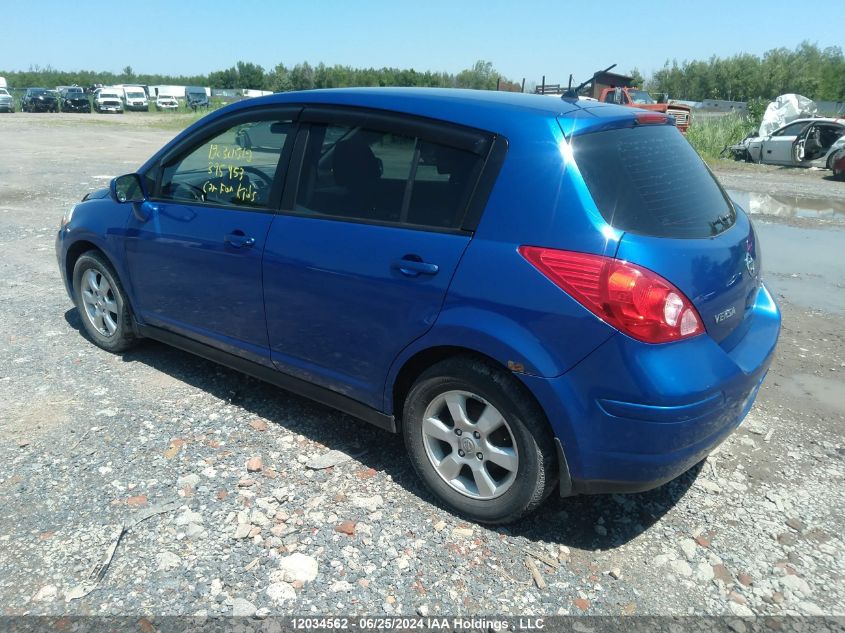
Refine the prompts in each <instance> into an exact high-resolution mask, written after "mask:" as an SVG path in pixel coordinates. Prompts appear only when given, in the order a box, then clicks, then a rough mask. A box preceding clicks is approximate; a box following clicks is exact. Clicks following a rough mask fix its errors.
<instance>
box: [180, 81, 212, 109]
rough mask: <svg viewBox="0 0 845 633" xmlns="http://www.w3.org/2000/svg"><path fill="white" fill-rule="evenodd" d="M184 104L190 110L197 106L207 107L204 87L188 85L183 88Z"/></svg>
mask: <svg viewBox="0 0 845 633" xmlns="http://www.w3.org/2000/svg"><path fill="white" fill-rule="evenodd" d="M185 105H187V106H188V107H189V108H191V109H192V110H196V109H197V108H208V107H209V105H210V104H209V101H208V95H207V94H206V92H205V88H198V87H196V86H188V87H187V88H185Z"/></svg>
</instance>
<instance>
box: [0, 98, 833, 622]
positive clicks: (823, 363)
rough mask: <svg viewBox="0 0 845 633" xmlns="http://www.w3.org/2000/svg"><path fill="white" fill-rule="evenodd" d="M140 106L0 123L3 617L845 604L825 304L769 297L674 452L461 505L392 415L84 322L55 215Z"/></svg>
mask: <svg viewBox="0 0 845 633" xmlns="http://www.w3.org/2000/svg"><path fill="white" fill-rule="evenodd" d="M125 121H129V123H126V122H125ZM136 121H144V119H143V118H142V117H136V118H134V119H133V118H132V117H130V116H128V115H127V117H126V118H125V119H124V122H123V123H121V124H120V125H100V124H98V123H96V122H95V121H94V120H93V119H92V120H91V121H88V120H84V119H82V120H80V119H75V120H74V119H73V116H72V115H66V116H60V117H49V116H46V115H45V116H37V115H21V114H16V115H12V116H9V117H2V118H0V139H2V145H3V152H2V153H0V174H2V175H3V176H2V178H0V245H2V253H3V254H2V257H0V273H2V283H0V335H2V336H0V367H2V369H0V434H1V435H0V437H2V440H0V605H2V607H3V613H4V614H5V615H19V614H45V615H57V614H65V613H67V614H79V615H90V614H96V615H104V614H108V615H118V614H121V615H137V614H153V615H156V616H163V615H183V614H208V615H217V614H244V615H252V614H255V613H256V612H257V613H258V615H259V616H260V615H262V614H266V613H301V614H307V613H322V614H333V613H334V614H413V613H419V614H430V615H441V614H444V615H445V614H449V615H477V614H521V615H532V614H533V615H541V614H543V615H551V614H582V613H584V614H593V615H622V614H640V615H642V614H650V615H677V616H682V615H690V614H714V615H739V616H746V615H748V616H750V615H754V614H765V615H789V614H810V615H813V614H827V615H845V583H843V573H845V566H844V565H843V547H844V546H845V543H843V533H845V517H843V508H845V485H843V476H845V446H844V445H843V438H842V429H843V421H845V397H843V394H845V388H843V387H845V385H843V383H844V382H845V340H843V332H845V318H843V316H842V315H841V314H836V313H829V312H825V311H823V310H821V309H818V308H815V307H814V306H812V305H806V303H803V304H802V303H798V302H795V301H793V300H792V299H791V298H790V296H789V295H788V294H781V296H780V297H779V300H780V302H781V304H782V307H783V311H784V329H783V333H782V338H781V344H780V348H779V352H778V356H777V359H776V361H775V363H774V365H773V366H772V369H771V371H770V373H769V378H768V380H767V381H766V383H765V385H764V386H763V388H762V390H761V392H760V395H759V397H758V400H757V404H756V405H755V407H754V409H753V410H752V412H751V414H750V415H749V417H748V419H747V421H746V422H745V423H744V424H743V425H742V426H741V427H740V429H739V430H738V431H737V432H736V433H735V434H734V435H733V436H731V437H730V438H729V439H728V440H727V441H726V442H725V443H724V444H723V445H722V446H721V447H720V449H719V450H718V451H717V452H716V453H715V454H713V455H712V456H711V457H710V458H709V459H708V460H707V461H706V462H704V463H703V464H702V465H700V466H699V467H697V468H696V469H694V470H693V471H691V472H689V473H687V474H685V475H683V476H681V477H680V478H678V479H676V480H675V481H673V482H671V483H669V484H667V485H665V486H663V487H661V488H659V489H657V490H654V491H652V492H649V493H644V494H637V495H626V496H622V495H613V496H606V497H579V498H574V499H565V500H559V499H552V500H551V502H549V503H548V504H546V505H545V506H544V507H543V508H542V509H541V511H540V512H538V513H536V514H535V515H533V516H531V517H529V518H527V519H525V520H523V521H522V522H520V523H518V524H515V525H512V526H509V527H507V528H497V529H488V528H485V527H481V526H479V525H474V524H470V523H466V522H463V521H461V520H460V519H458V518H456V517H455V516H453V515H451V514H449V513H448V512H446V511H444V510H442V509H441V508H439V507H438V506H437V505H436V504H435V503H434V502H433V500H432V498H431V497H430V496H429V494H428V493H427V492H426V491H425V490H424V488H423V487H422V485H421V484H420V483H419V482H418V480H417V478H416V476H415V475H414V473H413V472H412V469H411V468H410V465H409V463H408V461H407V459H406V457H405V454H404V449H403V446H402V443H401V440H400V438H398V437H396V436H391V435H389V434H387V433H384V432H381V431H379V430H377V429H375V428H372V427H369V426H367V425H366V424H364V423H361V422H358V421H356V420H354V419H352V418H349V417H347V416H345V415H342V414H339V413H336V412H334V411H332V410H329V409H326V408H324V407H322V406H319V405H316V404H313V403H311V402H309V401H306V400H303V399H300V398H298V397H295V396H292V395H290V394H287V393H285V392H283V391H279V390H277V389H275V388H272V387H270V386H268V385H265V384H262V383H260V382H257V381H255V380H252V379H250V378H247V377H245V376H242V375H239V374H237V373H235V372H232V371H229V370H227V369H224V368H222V367H219V366H216V365H214V364H212V363H209V362H206V361H204V360H201V359H198V358H196V357H193V356H190V355H188V354H185V353H183V352H180V351H177V350H174V349H170V348H167V347H165V346H163V345H159V344H156V343H151V342H150V343H145V344H142V345H141V346H140V347H138V348H137V349H136V350H134V351H132V352H130V353H127V354H124V355H119V356H115V355H111V354H108V353H106V352H104V351H102V350H100V349H98V348H96V347H94V345H92V344H91V343H90V342H89V341H88V340H86V338H85V337H84V335H83V334H82V333H81V324H80V320H79V316H78V314H77V312H76V310H75V309H74V308H73V307H72V305H71V303H70V301H69V299H68V297H67V296H66V294H65V292H64V289H63V287H62V284H61V282H60V280H59V276H58V273H57V268H56V263H55V256H54V252H53V241H54V235H55V230H56V228H57V224H58V220H59V217H60V216H61V213H62V211H63V210H64V208H66V207H67V206H68V205H70V204H72V203H73V202H74V201H76V200H78V199H79V198H80V197H81V195H82V194H83V193H85V191H87V190H88V189H90V188H94V187H97V186H101V185H103V184H104V183H106V182H107V179H108V177H110V176H114V175H117V174H119V173H123V172H128V171H131V170H133V169H134V168H135V167H136V166H137V165H138V164H140V163H141V162H142V160H143V159H145V158H146V157H147V156H148V155H149V154H151V153H152V152H153V151H154V150H155V149H156V148H157V147H159V146H160V145H161V144H162V143H163V142H165V141H166V140H167V139H168V138H169V137H171V136H172V135H173V132H168V131H165V130H159V129H155V128H149V127H146V126H144V125H139V124H136V123H135V124H133V122H136ZM727 168H729V165H728V166H727V167H726V169H727ZM747 169H748V168H747V167H745V166H742V167H741V171H738V172H736V174H734V175H730V176H729V177H730V178H737V179H746V174H747V173H748V172H747V171H746V170H747ZM727 173H729V174H732V173H733V172H727ZM770 173H771V174H773V175H771V176H766V177H761V178H757V179H756V182H759V183H761V189H760V190H761V191H768V190H769V189H767V188H766V187H769V186H770V185H768V184H766V183H767V182H768V179H773V178H776V179H777V181H778V182H779V183H780V182H781V174H780V173H779V172H770V171H769V170H766V174H770ZM719 176H720V177H722V178H725V174H724V173H723V171H722V169H721V168H720V169H719ZM822 176H823V175H821V174H817V175H816V176H815V179H814V176H813V175H812V174H809V173H803V174H801V175H797V176H790V177H789V178H788V182H793V180H796V181H797V179H803V180H801V183H802V184H801V186H802V187H806V188H807V190H808V191H811V190H812V191H816V192H818V191H819V187H820V185H819V183H820V182H822V181H823V177H822ZM747 180H749V181H750V180H755V179H754V178H748V179H747ZM804 183H806V184H804ZM824 183H825V187H827V181H824ZM836 184H837V185H839V184H838V183H836ZM731 186H735V185H731ZM778 186H786V185H782V183H781V184H779V185H778ZM790 186H791V185H790ZM842 189H843V190H845V187H842ZM799 194H800V192H799ZM796 195H798V194H796ZM830 230H836V229H834V228H831V229H830ZM840 235H842V236H845V232H843V233H841V234H840ZM842 245H843V246H845V239H843V240H842ZM767 257H768V258H770V259H773V258H776V257H777V254H776V253H767ZM775 287H776V288H777V286H776V285H775ZM526 559H529V560H531V561H532V566H533V567H535V570H536V575H537V579H538V580H539V581H540V582H537V580H535V578H534V577H533V576H532V573H531V572H530V570H529V568H528V567H527V566H526ZM104 561H110V564H108V565H107V566H106V565H104ZM98 572H99V573H98ZM539 585H542V586H539Z"/></svg>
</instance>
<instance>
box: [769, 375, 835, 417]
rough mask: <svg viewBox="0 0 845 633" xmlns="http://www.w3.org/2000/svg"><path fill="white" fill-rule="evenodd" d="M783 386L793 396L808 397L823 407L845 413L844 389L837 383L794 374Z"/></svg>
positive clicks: (816, 377) (827, 379) (826, 379)
mask: <svg viewBox="0 0 845 633" xmlns="http://www.w3.org/2000/svg"><path fill="white" fill-rule="evenodd" d="M783 386H784V388H785V389H786V391H788V392H790V393H792V394H793V395H795V396H799V397H800V396H804V397H810V398H811V399H813V400H815V401H816V402H818V403H819V404H821V405H823V406H826V407H828V408H830V409H834V410H836V411H841V412H844V413H845V389H843V388H842V383H841V382H839V381H836V380H831V379H829V378H820V377H818V376H813V375H812V374H795V375H794V376H792V377H790V378H789V379H788V380H787V382H785V383H783Z"/></svg>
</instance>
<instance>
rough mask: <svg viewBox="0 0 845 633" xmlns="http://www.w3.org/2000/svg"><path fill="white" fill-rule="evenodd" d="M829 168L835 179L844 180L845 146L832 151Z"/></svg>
mask: <svg viewBox="0 0 845 633" xmlns="http://www.w3.org/2000/svg"><path fill="white" fill-rule="evenodd" d="M830 168H831V169H832V170H833V177H834V178H836V180H845V147H843V148H840V149H838V150H836V152H834V153H833V154H832V155H831V157H830Z"/></svg>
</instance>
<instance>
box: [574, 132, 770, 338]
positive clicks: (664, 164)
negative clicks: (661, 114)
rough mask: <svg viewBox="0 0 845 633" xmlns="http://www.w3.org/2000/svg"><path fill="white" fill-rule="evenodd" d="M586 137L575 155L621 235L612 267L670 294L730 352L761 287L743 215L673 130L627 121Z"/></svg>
mask: <svg viewBox="0 0 845 633" xmlns="http://www.w3.org/2000/svg"><path fill="white" fill-rule="evenodd" d="M617 125H618V124H617ZM585 132H586V133H582V134H578V135H576V136H574V137H573V138H572V139H571V145H572V150H573V155H574V158H575V162H576V164H577V165H578V169H579V171H580V173H581V175H582V177H583V179H584V182H585V183H586V185H587V188H588V189H589V191H590V194H591V195H592V197H593V200H594V201H595V203H596V206H597V207H598V209H599V211H600V212H601V214H602V216H603V217H604V219H605V221H607V222H608V223H609V224H610V225H611V226H613V227H614V228H615V229H617V230H619V231H624V234H623V235H622V238H621V240H620V241H619V247H618V250H617V252H616V258H617V259H621V260H626V261H630V262H632V263H635V264H638V265H640V266H643V267H645V268H648V269H650V270H652V271H654V272H656V273H658V274H659V275H660V276H662V277H664V278H665V279H666V280H668V281H669V282H671V283H672V284H674V285H675V286H676V287H677V288H678V289H679V290H681V291H682V292H683V293H684V294H685V295H686V296H687V298H688V299H689V300H690V301H692V303H693V304H694V305H695V307H696V309H697V310H698V312H699V314H700V315H701V318H702V321H703V323H704V327H705V329H706V330H707V332H708V334H709V335H710V336H711V337H712V338H713V339H715V340H716V341H717V342H720V343H722V345H723V346H725V347H728V348H729V347H732V346H733V344H735V342H736V341H737V340H738V339H739V338H741V336H742V334H743V332H744V328H743V327H742V326H743V324H745V325H747V323H746V319H745V317H746V316H747V315H748V314H749V313H750V309H751V307H752V306H753V305H754V301H755V298H756V295H757V291H758V289H759V286H760V254H759V250H758V247H757V240H756V239H755V234H754V230H753V228H752V226H751V223H750V221H749V220H748V218H747V216H746V215H745V213H743V212H742V211H741V210H739V209H738V208H737V207H735V206H734V204H733V203H732V202H731V200H730V198H729V197H728V196H727V194H726V193H725V191H724V190H723V189H722V187H721V186H720V185H719V183H718V182H717V181H716V178H715V177H714V176H713V174H712V173H711V172H710V170H709V169H708V168H707V166H706V165H705V164H704V162H703V161H702V160H701V158H699V156H698V154H697V153H696V152H695V150H694V149H693V148H692V146H690V144H689V143H688V142H687V141H686V139H684V137H683V136H682V135H681V134H680V133H679V132H678V130H677V129H676V128H675V127H674V126H671V125H636V124H634V123H633V120H631V121H629V122H628V123H627V127H616V128H615V129H607V128H606V127H605V128H604V129H602V130H601V131H596V132H589V131H586V130H585Z"/></svg>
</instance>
